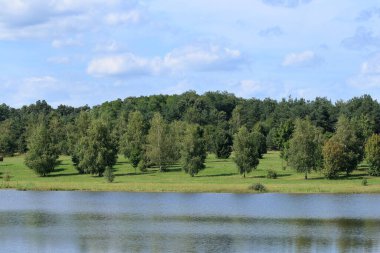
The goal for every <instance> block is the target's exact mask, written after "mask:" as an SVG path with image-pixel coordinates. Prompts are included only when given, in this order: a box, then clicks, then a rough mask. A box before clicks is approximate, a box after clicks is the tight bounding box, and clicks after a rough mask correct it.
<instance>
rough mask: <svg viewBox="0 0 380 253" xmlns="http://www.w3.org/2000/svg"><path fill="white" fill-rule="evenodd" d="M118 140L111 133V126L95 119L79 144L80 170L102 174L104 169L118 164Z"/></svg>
mask: <svg viewBox="0 0 380 253" xmlns="http://www.w3.org/2000/svg"><path fill="white" fill-rule="evenodd" d="M117 151H118V150H117V142H116V140H115V138H114V137H113V136H112V134H111V129H110V128H109V126H108V125H107V124H106V123H105V122H103V121H101V120H94V121H93V122H92V123H91V126H90V128H89V129H88V134H87V135H86V136H83V137H82V138H81V140H80V141H79V145H78V154H77V155H78V161H79V162H78V165H77V168H78V170H79V171H80V172H83V173H91V174H93V175H98V176H102V175H103V173H104V171H105V170H106V169H107V168H109V170H112V167H113V166H114V165H115V164H116V160H117Z"/></svg>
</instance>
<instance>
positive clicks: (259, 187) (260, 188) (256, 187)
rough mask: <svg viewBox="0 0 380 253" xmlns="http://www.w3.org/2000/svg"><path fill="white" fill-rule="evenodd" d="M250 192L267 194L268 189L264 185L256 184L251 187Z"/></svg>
mask: <svg viewBox="0 0 380 253" xmlns="http://www.w3.org/2000/svg"><path fill="white" fill-rule="evenodd" d="M249 189H250V190H255V191H257V192H265V191H266V188H265V186H264V185H263V184H262V183H256V184H253V185H251V186H250V187H249Z"/></svg>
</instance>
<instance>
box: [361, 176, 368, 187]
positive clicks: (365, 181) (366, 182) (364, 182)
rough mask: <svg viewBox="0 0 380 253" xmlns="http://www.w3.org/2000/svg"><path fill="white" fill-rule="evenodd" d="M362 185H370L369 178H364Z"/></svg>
mask: <svg viewBox="0 0 380 253" xmlns="http://www.w3.org/2000/svg"><path fill="white" fill-rule="evenodd" d="M362 185H363V186H367V185H368V180H367V179H366V178H363V180H362Z"/></svg>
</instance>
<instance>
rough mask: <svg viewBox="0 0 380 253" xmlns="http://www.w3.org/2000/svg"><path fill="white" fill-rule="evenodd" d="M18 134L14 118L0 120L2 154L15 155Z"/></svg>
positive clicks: (0, 149) (0, 147) (0, 148)
mask: <svg viewBox="0 0 380 253" xmlns="http://www.w3.org/2000/svg"><path fill="white" fill-rule="evenodd" d="M16 136H17V133H15V130H14V121H13V120H10V119H7V120H5V121H3V122H0V155H13V153H15V152H16V149H17V137H16Z"/></svg>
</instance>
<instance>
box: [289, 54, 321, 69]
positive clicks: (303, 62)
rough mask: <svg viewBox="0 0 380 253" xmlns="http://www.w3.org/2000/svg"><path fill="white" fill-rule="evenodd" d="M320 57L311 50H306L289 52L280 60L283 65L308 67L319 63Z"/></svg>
mask: <svg viewBox="0 0 380 253" xmlns="http://www.w3.org/2000/svg"><path fill="white" fill-rule="evenodd" d="M321 61H322V59H321V58H320V57H319V56H317V55H316V53H314V52H313V51H310V50H307V51H303V52H300V53H291V54H288V55H286V56H285V58H284V60H283V61H282V66H284V67H291V66H295V67H309V66H315V65H317V64H319V63H320V62H321Z"/></svg>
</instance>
